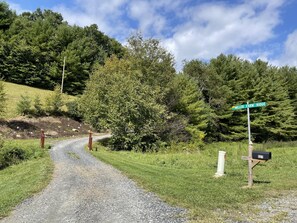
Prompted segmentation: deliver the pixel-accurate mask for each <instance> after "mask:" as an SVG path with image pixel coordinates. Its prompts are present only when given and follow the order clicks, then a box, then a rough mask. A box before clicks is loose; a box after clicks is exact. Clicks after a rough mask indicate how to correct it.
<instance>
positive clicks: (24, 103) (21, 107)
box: [17, 94, 31, 115]
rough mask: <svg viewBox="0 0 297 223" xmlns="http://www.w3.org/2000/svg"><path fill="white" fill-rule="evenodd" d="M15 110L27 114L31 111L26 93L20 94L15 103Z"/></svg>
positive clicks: (29, 100)
mask: <svg viewBox="0 0 297 223" xmlns="http://www.w3.org/2000/svg"><path fill="white" fill-rule="evenodd" d="M17 112H18V114H20V115H28V114H30V113H31V99H30V97H29V96H28V95H27V94H26V95H21V99H20V101H19V102H18V103H17Z"/></svg>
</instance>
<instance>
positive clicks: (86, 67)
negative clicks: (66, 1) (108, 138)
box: [0, 2, 123, 95]
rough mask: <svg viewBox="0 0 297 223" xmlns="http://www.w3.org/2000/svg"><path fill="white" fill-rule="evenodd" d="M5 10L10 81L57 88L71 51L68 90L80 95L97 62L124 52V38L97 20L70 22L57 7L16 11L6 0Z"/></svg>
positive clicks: (1, 25) (2, 64)
mask: <svg viewBox="0 0 297 223" xmlns="http://www.w3.org/2000/svg"><path fill="white" fill-rule="evenodd" d="M0 15H1V16H0V18H1V19H0V30H1V29H3V30H4V32H3V33H1V35H0V70H1V75H3V78H4V80H6V81H10V82H13V83H18V84H25V85H29V86H34V87H39V88H45V89H51V90H52V89H53V88H54V86H56V85H57V84H58V83H60V81H61V76H62V67H63V59H64V57H66V70H65V85H64V92H67V93H71V94H74V95H76V94H80V93H82V91H83V90H84V87H85V81H86V80H87V79H88V78H89V75H90V73H91V70H92V69H93V66H94V65H95V64H96V63H100V64H103V63H104V60H105V58H106V57H109V56H111V55H112V54H116V55H118V56H119V57H121V56H123V47H122V46H121V45H120V43H118V42H117V41H115V40H114V39H111V38H109V37H108V36H106V35H104V34H103V33H102V32H100V31H99V30H98V27H97V26H96V25H91V26H90V27H84V28H81V27H78V26H70V25H68V24H67V22H64V21H63V17H62V15H61V14H59V13H56V12H53V11H51V10H41V9H37V10H36V11H35V12H25V13H23V14H21V15H18V16H16V15H15V13H13V12H11V11H10V10H9V8H8V5H7V4H6V3H3V2H1V4H0Z"/></svg>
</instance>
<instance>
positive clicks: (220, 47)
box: [7, 0, 297, 69]
mask: <svg viewBox="0 0 297 223" xmlns="http://www.w3.org/2000/svg"><path fill="white" fill-rule="evenodd" d="M7 3H8V4H9V5H10V7H11V8H12V9H14V10H16V11H17V12H18V13H20V12H23V11H34V10H36V8H38V7H39V8H41V9H51V10H53V11H56V12H60V13H61V14H62V15H63V17H64V19H65V20H66V21H67V22H68V23H69V24H76V25H79V26H87V25H90V24H94V23H96V24H97V25H98V27H99V29H100V30H101V31H103V32H104V33H106V34H107V35H109V36H112V37H114V38H115V39H117V40H118V41H120V42H122V43H125V41H126V39H127V38H128V37H129V36H130V35H131V34H133V33H135V32H136V31H141V32H142V34H143V35H144V36H145V37H152V38H157V39H159V40H160V41H161V42H162V44H163V46H164V47H166V48H167V49H168V50H169V51H170V52H172V54H173V55H174V56H175V59H176V64H177V68H178V69H180V68H181V65H182V61H183V60H191V59H200V60H206V61H207V60H209V59H211V58H213V57H216V56H218V55H219V54H220V53H224V54H229V53H232V54H235V55H237V56H239V57H242V58H244V59H248V60H251V61H253V60H255V59H258V58H259V59H262V60H265V61H268V62H269V63H270V64H272V65H277V66H279V65H290V66H297V17H296V12H297V0H287V1H285V0H225V1H223V0H221V1H216V0H208V1H205V0H73V1H70V0H66V1H63V0H62V1H61V0H30V1H28V0H9V1H7Z"/></svg>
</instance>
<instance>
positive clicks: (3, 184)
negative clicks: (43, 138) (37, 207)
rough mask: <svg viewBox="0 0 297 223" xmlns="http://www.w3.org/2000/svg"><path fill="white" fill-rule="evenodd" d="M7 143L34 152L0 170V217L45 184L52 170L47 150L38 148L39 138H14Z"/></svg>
mask: <svg viewBox="0 0 297 223" xmlns="http://www.w3.org/2000/svg"><path fill="white" fill-rule="evenodd" d="M7 143H12V144H13V145H14V146H15V145H18V146H19V148H24V149H27V148H28V149H30V153H31V152H32V151H34V154H32V157H31V159H29V160H26V161H23V162H21V163H20V164H17V165H12V166H10V167H7V168H5V169H3V170H0V219H1V218H3V217H4V216H7V215H8V214H9V212H10V211H11V210H12V208H13V207H14V206H15V205H17V204H18V203H20V202H21V201H23V200H24V199H26V198H28V197H30V196H32V195H33V194H34V193H36V192H39V191H41V190H42V189H43V188H44V187H45V186H47V185H48V183H49V181H50V179H51V176H52V172H53V164H52V161H51V159H50V157H49V153H48V151H47V150H43V151H41V150H40V149H39V148H38V147H39V140H14V141H11V142H7ZM33 147H34V149H32V148H33Z"/></svg>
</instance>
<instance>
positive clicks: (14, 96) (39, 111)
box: [2, 82, 75, 118]
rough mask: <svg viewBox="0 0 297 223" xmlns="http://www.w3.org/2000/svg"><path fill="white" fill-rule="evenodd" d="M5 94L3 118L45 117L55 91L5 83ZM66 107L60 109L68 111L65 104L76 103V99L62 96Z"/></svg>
mask: <svg viewBox="0 0 297 223" xmlns="http://www.w3.org/2000/svg"><path fill="white" fill-rule="evenodd" d="M3 92H4V93H5V99H6V100H5V106H3V105H2V107H3V113H2V114H3V115H2V116H3V118H14V117H17V116H19V115H22V114H23V115H24V113H25V115H36V116H40V115H44V113H45V111H46V109H47V107H49V109H51V107H50V105H48V106H47V104H48V102H47V101H48V99H49V97H51V96H52V95H54V91H50V90H43V89H38V88H33V87H29V86H25V85H21V84H14V83H9V82H3ZM62 99H63V101H64V106H63V105H62V106H61V107H60V108H59V109H61V110H62V111H65V112H66V111H67V107H66V106H65V104H67V103H69V102H71V101H75V97H74V96H71V95H66V94H62Z"/></svg>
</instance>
